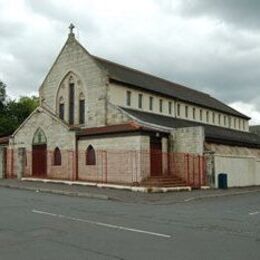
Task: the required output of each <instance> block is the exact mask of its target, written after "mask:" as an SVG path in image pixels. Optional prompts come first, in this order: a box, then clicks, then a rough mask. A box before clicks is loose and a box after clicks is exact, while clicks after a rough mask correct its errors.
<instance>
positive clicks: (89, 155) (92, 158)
mask: <svg viewBox="0 0 260 260" xmlns="http://www.w3.org/2000/svg"><path fill="white" fill-rule="evenodd" d="M86 165H96V152H95V149H94V148H93V146H92V145H89V146H88V148H87V150H86Z"/></svg>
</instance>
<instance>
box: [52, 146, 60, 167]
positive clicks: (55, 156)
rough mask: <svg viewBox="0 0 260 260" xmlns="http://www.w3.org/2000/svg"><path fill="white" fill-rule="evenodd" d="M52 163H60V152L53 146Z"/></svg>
mask: <svg viewBox="0 0 260 260" xmlns="http://www.w3.org/2000/svg"><path fill="white" fill-rule="evenodd" d="M53 164H54V165H57V166H58V165H61V152H60V149H59V148H58V147H56V148H55V150H54V154H53Z"/></svg>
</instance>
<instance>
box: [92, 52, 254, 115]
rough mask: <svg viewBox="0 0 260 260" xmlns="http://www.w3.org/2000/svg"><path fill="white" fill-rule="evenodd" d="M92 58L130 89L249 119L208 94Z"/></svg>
mask: <svg viewBox="0 0 260 260" xmlns="http://www.w3.org/2000/svg"><path fill="white" fill-rule="evenodd" d="M92 57H93V58H94V59H95V60H96V62H97V63H98V64H99V65H101V67H103V68H104V69H105V70H106V71H107V72H108V76H109V78H110V79H112V80H114V81H117V82H121V83H125V84H128V85H129V86H132V87H138V88H141V89H143V90H147V91H152V92H154V93H157V94H161V95H166V96H169V97H172V98H176V99H178V100H182V101H186V102H188V103H193V104H196V105H200V106H203V107H206V108H211V109H215V110H217V111H220V112H224V113H227V114H230V115H233V116H239V117H242V118H245V119H250V118H249V117H248V116H246V115H244V114H242V113H240V112H238V111H236V110H235V109H233V108H231V107H229V106H227V105H226V104H224V103H222V102H221V101H219V100H217V99H215V98H213V97H211V96H210V95H208V94H205V93H202V92H200V91H196V90H194V89H191V88H188V87H185V86H182V85H179V84H176V83H173V82H170V81H168V80H165V79H162V78H159V77H156V76H153V75H150V74H147V73H144V72H141V71H138V70H135V69H132V68H129V67H126V66H123V65H120V64H117V63H114V62H111V61H108V60H105V59H103V58H100V57H96V56H93V55H92Z"/></svg>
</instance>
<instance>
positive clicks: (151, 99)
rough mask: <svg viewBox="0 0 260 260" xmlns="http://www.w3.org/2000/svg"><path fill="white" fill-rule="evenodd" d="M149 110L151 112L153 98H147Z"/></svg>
mask: <svg viewBox="0 0 260 260" xmlns="http://www.w3.org/2000/svg"><path fill="white" fill-rule="evenodd" d="M149 109H150V110H151V111H153V97H150V98H149Z"/></svg>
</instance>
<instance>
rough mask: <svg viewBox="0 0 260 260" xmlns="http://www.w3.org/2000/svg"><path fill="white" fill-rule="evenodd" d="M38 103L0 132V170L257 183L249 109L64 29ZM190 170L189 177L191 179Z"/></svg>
mask: <svg viewBox="0 0 260 260" xmlns="http://www.w3.org/2000/svg"><path fill="white" fill-rule="evenodd" d="M39 96H40V106H39V107H38V108H37V109H36V110H35V111H34V112H33V113H32V114H31V115H30V116H29V117H28V118H27V119H26V120H25V122H24V123H23V124H22V125H21V126H20V127H19V128H18V129H17V130H16V131H15V132H14V133H13V135H12V136H10V137H9V138H8V139H7V138H0V144H1V146H0V159H1V161H0V174H1V176H2V177H7V178H8V177H18V178H21V177H35V178H48V179H63V180H72V181H73V180H79V181H89V182H106V183H120V184H128V185H129V184H130V185H157V184H161V185H164V184H165V185H167V186H171V185H172V186H174V185H175V186H176V185H191V186H192V185H193V186H194V187H195V186H196V187H199V186H203V185H210V186H212V187H217V186H218V182H217V177H218V174H219V173H221V172H226V173H227V174H228V180H229V186H249V185H260V137H259V136H258V135H256V134H254V133H250V132H249V119H250V118H249V117H247V116H246V115H243V114H241V113H239V112H238V111H236V110H234V109H232V108H230V107H229V106H227V105H225V104H223V103H222V102H220V101H218V100H216V99H215V98H213V97H211V96H209V95H207V94H205V93H201V92H198V91H195V90H192V89H190V88H187V87H184V86H181V85H178V84H175V83H172V82H169V81H166V80H163V79H160V78H158V77H155V76H152V75H149V74H146V73H143V72H140V71H137V70H134V69H131V68H128V67H125V66H122V65H118V64H116V63H113V62H111V61H107V60H104V59H102V58H99V57H96V56H93V55H91V54H90V53H89V52H88V51H87V50H86V49H85V48H84V47H83V46H82V45H81V44H80V43H79V42H78V41H77V39H76V38H75V35H74V33H73V31H72V30H71V32H70V33H69V36H68V39H67V41H66V43H65V45H64V46H63V48H62V50H61V51H60V53H59V55H58V57H57V59H56V60H55V62H54V64H53V65H52V67H51V69H50V70H49V73H48V74H47V76H46V78H45V79H44V81H43V83H42V85H41V86H40V90H39ZM191 180H192V181H191Z"/></svg>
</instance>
